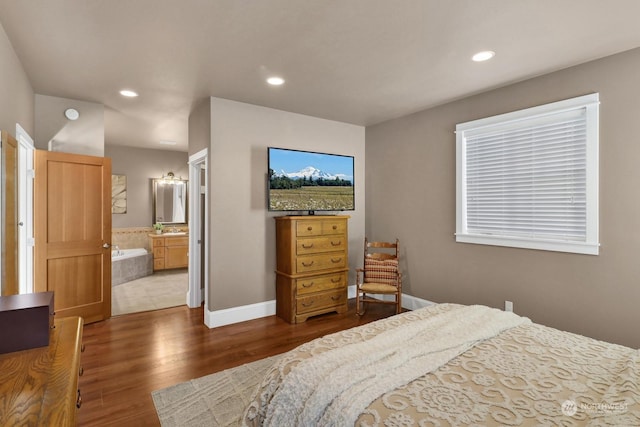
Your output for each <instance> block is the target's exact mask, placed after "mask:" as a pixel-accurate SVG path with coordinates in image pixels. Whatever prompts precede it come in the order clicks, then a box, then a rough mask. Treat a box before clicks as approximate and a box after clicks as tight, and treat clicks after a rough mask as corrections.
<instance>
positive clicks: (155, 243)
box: [151, 237, 164, 248]
mask: <svg viewBox="0 0 640 427" xmlns="http://www.w3.org/2000/svg"><path fill="white" fill-rule="evenodd" d="M151 241H152V242H153V247H154V248H155V247H160V246H164V238H162V237H154V238H152V239H151Z"/></svg>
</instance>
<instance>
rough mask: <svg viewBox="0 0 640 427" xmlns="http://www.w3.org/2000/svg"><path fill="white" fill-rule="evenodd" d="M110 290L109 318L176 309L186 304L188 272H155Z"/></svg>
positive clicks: (185, 270) (184, 270) (182, 270)
mask: <svg viewBox="0 0 640 427" xmlns="http://www.w3.org/2000/svg"><path fill="white" fill-rule="evenodd" d="M111 289H112V292H111V315H112V316H118V315H120V314H128V313H137V312H139V311H149V310H158V309H161V308H168V307H175V306H178V305H183V304H186V299H187V290H188V289H189V275H188V271H187V269H180V270H164V271H158V272H156V273H154V274H152V275H151V276H147V277H143V278H141V279H136V280H132V281H130V282H127V283H123V284H121V285H117V286H113V287H112V288H111Z"/></svg>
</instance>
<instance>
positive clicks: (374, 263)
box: [364, 258, 398, 286]
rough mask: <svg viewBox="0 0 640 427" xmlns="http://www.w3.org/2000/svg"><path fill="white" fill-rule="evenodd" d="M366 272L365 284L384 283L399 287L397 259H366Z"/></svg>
mask: <svg viewBox="0 0 640 427" xmlns="http://www.w3.org/2000/svg"><path fill="white" fill-rule="evenodd" d="M364 270H365V273H364V282H365V283H384V284H386V285H394V286H395V285H397V278H398V260H397V259H385V260H378V259H373V258H365V260H364Z"/></svg>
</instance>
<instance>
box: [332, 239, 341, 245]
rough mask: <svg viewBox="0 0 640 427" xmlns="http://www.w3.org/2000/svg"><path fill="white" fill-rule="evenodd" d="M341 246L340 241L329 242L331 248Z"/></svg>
mask: <svg viewBox="0 0 640 427" xmlns="http://www.w3.org/2000/svg"><path fill="white" fill-rule="evenodd" d="M341 244H342V240H338V242H337V243H336V242H334V241H333V240H332V241H331V246H340V245H341Z"/></svg>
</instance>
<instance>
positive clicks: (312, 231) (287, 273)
mask: <svg viewBox="0 0 640 427" xmlns="http://www.w3.org/2000/svg"><path fill="white" fill-rule="evenodd" d="M348 219H349V217H348V216H345V215H340V216H326V215H323V216H320V215H318V216H313V217H310V216H283V217H276V218H275V220H276V257H277V259H276V314H277V315H278V316H279V317H281V318H283V319H284V320H286V321H287V322H290V323H299V322H304V321H305V320H307V318H309V317H310V316H315V315H318V314H323V313H328V312H331V311H337V312H338V313H343V312H345V311H346V310H347V276H348V274H347V273H348V271H349V253H348V232H347V220H348Z"/></svg>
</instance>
